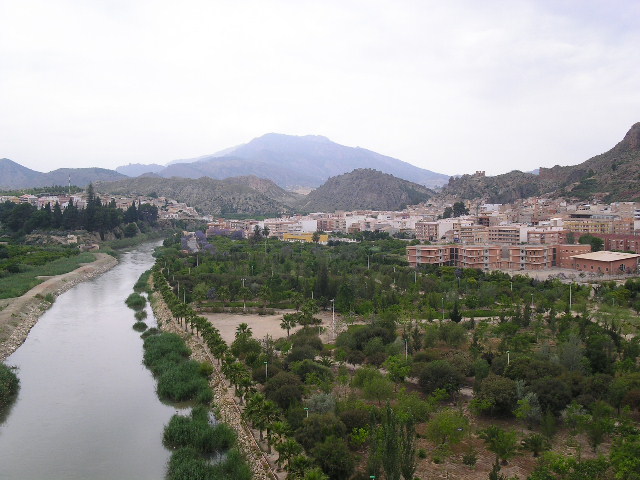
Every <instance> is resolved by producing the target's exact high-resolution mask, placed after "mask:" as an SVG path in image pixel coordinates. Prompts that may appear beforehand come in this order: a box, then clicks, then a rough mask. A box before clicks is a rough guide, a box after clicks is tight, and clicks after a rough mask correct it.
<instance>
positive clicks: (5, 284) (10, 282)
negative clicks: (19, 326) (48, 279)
mask: <svg viewBox="0 0 640 480" xmlns="http://www.w3.org/2000/svg"><path fill="white" fill-rule="evenodd" d="M95 258H96V257H95V255H93V254H92V253H89V252H84V253H80V254H78V255H75V256H73V257H66V258H59V259H57V260H53V261H51V262H49V263H47V264H45V265H38V266H27V265H24V266H22V267H21V271H20V272H19V273H10V274H7V275H6V276H3V277H2V278H0V299H1V298H15V297H19V296H21V295H24V294H25V293H26V292H28V291H29V290H31V289H32V288H33V287H35V286H36V285H39V284H40V283H42V282H43V281H44V279H39V278H36V277H40V276H53V275H61V274H63V273H68V272H71V271H73V270H75V269H76V268H78V267H80V266H81V264H83V263H91V262H93V261H94V260H95Z"/></svg>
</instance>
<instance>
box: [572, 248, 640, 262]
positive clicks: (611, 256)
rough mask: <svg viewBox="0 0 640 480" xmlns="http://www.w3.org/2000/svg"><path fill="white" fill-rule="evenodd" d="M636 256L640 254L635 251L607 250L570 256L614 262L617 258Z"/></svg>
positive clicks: (624, 258)
mask: <svg viewBox="0 0 640 480" xmlns="http://www.w3.org/2000/svg"><path fill="white" fill-rule="evenodd" d="M638 257H640V255H638V254H635V253H622V252H609V251H607V250H603V251H600V252H591V253H583V254H580V255H572V256H571V258H577V259H579V260H596V261H599V262H615V261H618V260H628V259H630V258H638Z"/></svg>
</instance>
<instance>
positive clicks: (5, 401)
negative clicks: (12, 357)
mask: <svg viewBox="0 0 640 480" xmlns="http://www.w3.org/2000/svg"><path fill="white" fill-rule="evenodd" d="M19 388H20V380H18V376H17V375H16V374H15V372H14V369H13V368H11V367H7V366H6V365H5V364H4V363H0V412H1V411H2V410H4V409H5V408H6V407H8V406H9V404H10V403H11V402H12V401H13V400H14V399H15V397H16V395H17V394H18V389H19Z"/></svg>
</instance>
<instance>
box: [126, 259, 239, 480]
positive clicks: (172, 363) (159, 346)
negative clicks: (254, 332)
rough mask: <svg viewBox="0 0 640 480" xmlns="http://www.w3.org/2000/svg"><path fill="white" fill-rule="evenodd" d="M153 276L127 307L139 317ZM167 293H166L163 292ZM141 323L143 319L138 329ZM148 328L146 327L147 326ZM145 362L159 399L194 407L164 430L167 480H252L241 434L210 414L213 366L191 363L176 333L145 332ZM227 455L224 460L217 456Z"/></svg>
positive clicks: (144, 280)
mask: <svg viewBox="0 0 640 480" xmlns="http://www.w3.org/2000/svg"><path fill="white" fill-rule="evenodd" d="M150 273H151V272H149V271H148V272H145V273H143V274H142V275H141V277H140V279H139V280H138V281H137V282H136V284H135V286H134V290H135V292H134V293H132V294H131V295H130V296H129V297H128V298H127V299H126V304H127V306H129V307H130V308H132V309H133V310H135V311H136V313H139V312H141V311H142V309H143V308H144V307H145V305H146V299H145V297H144V296H142V295H140V293H139V292H143V291H147V292H148V283H147V282H148V279H149V276H150ZM161 292H164V294H167V292H166V290H162V289H161ZM140 323H142V322H140V321H138V322H136V323H135V324H134V329H137V328H136V325H138V324H140ZM140 330H146V324H144V328H140ZM142 337H143V339H144V344H143V349H144V356H143V363H144V364H145V366H146V367H147V368H148V369H149V370H150V371H151V372H152V373H153V375H154V377H155V378H156V380H157V382H158V386H157V393H158V397H159V398H160V399H161V400H163V401H168V402H172V403H183V402H188V403H191V404H192V405H193V407H192V409H191V414H190V415H189V416H184V415H174V416H173V417H172V418H171V420H170V421H169V424H168V425H166V426H165V429H164V434H163V443H164V444H165V445H166V446H167V447H168V448H171V449H173V450H174V452H173V454H172V455H171V459H170V460H169V464H168V467H167V479H168V480H182V479H185V480H186V479H188V480H209V479H212V480H215V479H234V480H235V479H237V480H249V479H250V478H251V471H250V469H249V467H248V466H247V464H246V461H245V460H244V458H243V456H242V455H241V454H240V452H239V450H238V449H237V447H236V434H235V432H234V431H233V429H231V427H229V426H228V425H226V424H224V423H221V422H217V421H215V418H214V417H212V412H211V411H210V408H209V407H210V405H211V402H212V398H213V394H212V391H211V388H210V386H209V381H208V379H209V376H210V375H211V374H212V373H213V367H212V366H211V364H207V363H203V362H197V361H195V360H191V359H189V356H190V355H191V350H190V349H189V348H188V347H187V345H186V344H185V342H184V340H183V339H182V338H181V337H180V336H179V335H177V334H175V333H168V332H162V331H160V330H158V329H157V328H151V329H149V330H146V331H145V332H144V333H143V334H142ZM219 452H225V455H224V456H223V457H222V458H217V457H215V456H213V455H214V454H216V453H219Z"/></svg>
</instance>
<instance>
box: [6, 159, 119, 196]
mask: <svg viewBox="0 0 640 480" xmlns="http://www.w3.org/2000/svg"><path fill="white" fill-rule="evenodd" d="M69 177H71V184H72V185H77V186H79V187H84V186H86V185H88V184H89V183H91V182H96V181H106V182H108V181H113V180H119V179H121V178H126V177H125V176H124V175H121V174H120V173H118V172H116V171H114V170H107V169H106V168H59V169H57V170H53V171H51V172H48V173H42V172H38V171H36V170H31V169H30V168H27V167H23V166H22V165H20V164H19V163H16V162H14V161H12V160H9V159H8V158H2V159H0V190H15V189H20V188H33V187H47V186H53V185H66V184H67V183H68V182H69Z"/></svg>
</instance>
